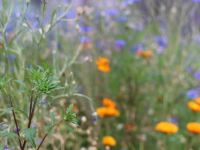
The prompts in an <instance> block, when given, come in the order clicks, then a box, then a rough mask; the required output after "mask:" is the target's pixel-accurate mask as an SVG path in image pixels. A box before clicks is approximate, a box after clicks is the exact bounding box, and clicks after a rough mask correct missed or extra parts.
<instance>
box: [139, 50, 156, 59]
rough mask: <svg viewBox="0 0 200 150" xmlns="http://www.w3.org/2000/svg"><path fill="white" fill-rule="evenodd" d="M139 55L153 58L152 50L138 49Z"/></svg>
mask: <svg viewBox="0 0 200 150" xmlns="http://www.w3.org/2000/svg"><path fill="white" fill-rule="evenodd" d="M137 55H138V56H140V57H143V58H151V57H152V56H153V51H152V50H145V51H141V50H140V51H138V52H137Z"/></svg>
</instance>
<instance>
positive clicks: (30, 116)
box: [22, 96, 37, 150]
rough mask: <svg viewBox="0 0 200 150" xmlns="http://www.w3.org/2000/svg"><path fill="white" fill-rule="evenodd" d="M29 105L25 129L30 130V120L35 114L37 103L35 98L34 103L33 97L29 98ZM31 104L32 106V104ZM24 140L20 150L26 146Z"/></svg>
mask: <svg viewBox="0 0 200 150" xmlns="http://www.w3.org/2000/svg"><path fill="white" fill-rule="evenodd" d="M31 99H32V100H31V102H30V103H31V104H30V110H29V112H30V113H29V120H28V126H27V128H30V127H31V123H32V119H33V116H34V112H35V106H36V103H37V97H36V98H35V100H34V102H33V96H31ZM32 103H33V104H32ZM26 142H27V141H26V140H25V141H24V143H23V145H22V148H23V149H22V150H24V148H25V146H26Z"/></svg>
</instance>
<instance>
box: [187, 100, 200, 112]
mask: <svg viewBox="0 0 200 150" xmlns="http://www.w3.org/2000/svg"><path fill="white" fill-rule="evenodd" d="M187 106H188V108H189V109H191V110H192V111H194V112H200V105H199V104H197V103H196V102H195V101H189V102H188V103H187Z"/></svg>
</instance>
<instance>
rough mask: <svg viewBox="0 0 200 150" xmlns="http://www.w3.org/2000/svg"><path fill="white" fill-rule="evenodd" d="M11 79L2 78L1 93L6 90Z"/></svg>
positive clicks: (0, 79)
mask: <svg viewBox="0 0 200 150" xmlns="http://www.w3.org/2000/svg"><path fill="white" fill-rule="evenodd" d="M9 81H10V79H9V78H8V77H7V76H4V77H2V76H1V77H0V91H1V90H3V89H5V88H6V86H8V83H9Z"/></svg>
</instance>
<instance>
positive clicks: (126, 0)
mask: <svg viewBox="0 0 200 150" xmlns="http://www.w3.org/2000/svg"><path fill="white" fill-rule="evenodd" d="M140 1H141V0H124V1H123V2H122V3H123V5H124V6H128V5H133V4H136V3H139V2H140Z"/></svg>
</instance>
